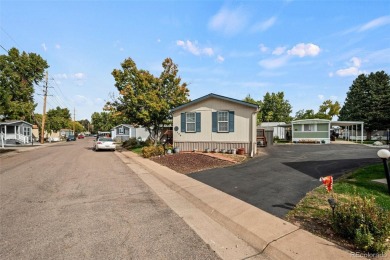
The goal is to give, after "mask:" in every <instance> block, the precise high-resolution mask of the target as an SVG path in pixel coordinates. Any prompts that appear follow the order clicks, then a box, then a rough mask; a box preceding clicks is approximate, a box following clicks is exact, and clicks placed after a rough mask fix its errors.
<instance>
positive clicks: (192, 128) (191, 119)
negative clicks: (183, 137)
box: [180, 112, 201, 133]
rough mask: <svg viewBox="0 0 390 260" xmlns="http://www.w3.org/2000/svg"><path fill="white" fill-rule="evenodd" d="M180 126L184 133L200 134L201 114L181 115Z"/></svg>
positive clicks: (189, 113)
mask: <svg viewBox="0 0 390 260" xmlns="http://www.w3.org/2000/svg"><path fill="white" fill-rule="evenodd" d="M180 125H181V130H180V131H181V132H182V133H186V132H187V133H198V132H200V130H201V114H200V112H187V113H184V112H183V113H181V115H180Z"/></svg>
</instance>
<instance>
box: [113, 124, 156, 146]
mask: <svg viewBox="0 0 390 260" xmlns="http://www.w3.org/2000/svg"><path fill="white" fill-rule="evenodd" d="M111 136H112V138H113V139H115V140H117V141H120V142H124V141H126V140H129V139H130V138H136V139H137V140H140V141H146V139H148V137H149V132H148V131H147V130H146V128H144V127H134V126H133V125H128V124H121V125H117V126H115V127H114V128H113V129H112V131H111Z"/></svg>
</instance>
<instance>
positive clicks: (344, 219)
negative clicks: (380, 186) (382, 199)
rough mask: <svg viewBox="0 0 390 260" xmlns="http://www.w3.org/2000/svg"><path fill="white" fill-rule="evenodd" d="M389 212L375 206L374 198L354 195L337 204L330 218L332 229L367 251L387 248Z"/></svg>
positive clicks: (379, 251)
mask: <svg viewBox="0 0 390 260" xmlns="http://www.w3.org/2000/svg"><path fill="white" fill-rule="evenodd" d="M389 220H390V212H389V211H386V210H384V209H382V208H380V207H378V206H377V204H376V203H375V200H374V198H360V197H354V198H353V199H352V200H351V201H348V202H346V203H343V204H339V205H338V206H337V208H336V210H335V214H334V217H333V218H332V227H333V229H334V231H335V232H336V233H338V234H340V235H341V236H343V237H344V238H347V239H348V240H350V241H352V242H353V243H354V244H355V246H356V247H357V248H358V249H360V250H363V251H365V252H369V253H384V252H386V250H387V249H388V248H389V242H388V240H389V238H390V221H389Z"/></svg>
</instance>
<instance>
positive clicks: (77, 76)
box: [72, 72, 85, 80]
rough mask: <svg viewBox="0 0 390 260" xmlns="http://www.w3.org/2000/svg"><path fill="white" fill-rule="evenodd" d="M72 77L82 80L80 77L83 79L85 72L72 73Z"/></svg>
mask: <svg viewBox="0 0 390 260" xmlns="http://www.w3.org/2000/svg"><path fill="white" fill-rule="evenodd" d="M72 77H73V78H75V79H77V80H82V79H85V74H84V73H82V72H78V73H75V74H73V75H72Z"/></svg>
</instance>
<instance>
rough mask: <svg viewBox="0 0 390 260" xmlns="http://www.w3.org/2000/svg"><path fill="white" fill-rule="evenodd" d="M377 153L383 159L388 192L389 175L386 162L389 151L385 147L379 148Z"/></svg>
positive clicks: (389, 154)
mask: <svg viewBox="0 0 390 260" xmlns="http://www.w3.org/2000/svg"><path fill="white" fill-rule="evenodd" d="M377 155H378V157H379V158H381V159H382V161H383V166H384V168H385V176H386V180H387V189H388V191H389V194H390V175H389V165H388V164H387V159H388V158H390V151H389V150H386V149H381V150H379V151H378V152H377Z"/></svg>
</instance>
